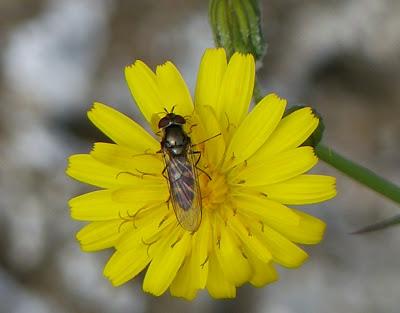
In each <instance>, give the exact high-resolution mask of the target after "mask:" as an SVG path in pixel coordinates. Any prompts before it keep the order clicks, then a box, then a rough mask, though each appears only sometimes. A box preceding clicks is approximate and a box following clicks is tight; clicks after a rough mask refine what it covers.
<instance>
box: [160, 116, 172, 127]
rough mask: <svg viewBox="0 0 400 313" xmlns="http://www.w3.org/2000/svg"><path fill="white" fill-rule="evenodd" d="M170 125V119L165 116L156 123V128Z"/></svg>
mask: <svg viewBox="0 0 400 313" xmlns="http://www.w3.org/2000/svg"><path fill="white" fill-rule="evenodd" d="M170 124H171V120H170V118H169V117H168V116H165V117H163V118H162V119H161V120H160V121H159V122H158V128H159V129H162V128H165V127H167V126H168V125H170Z"/></svg>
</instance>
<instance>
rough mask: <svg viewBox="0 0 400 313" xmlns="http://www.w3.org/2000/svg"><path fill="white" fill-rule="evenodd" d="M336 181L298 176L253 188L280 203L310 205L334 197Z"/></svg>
mask: <svg viewBox="0 0 400 313" xmlns="http://www.w3.org/2000/svg"><path fill="white" fill-rule="evenodd" d="M335 183H336V179H335V178H334V177H332V176H323V175H300V176H297V177H294V178H292V179H289V180H286V181H284V182H281V183H278V184H273V185H267V186H257V187H255V188H256V189H257V190H258V191H261V192H262V193H264V194H265V195H267V196H268V198H269V199H273V200H275V201H278V202H280V203H285V204H295V205H301V204H310V203H318V202H322V201H325V200H329V199H331V198H333V197H334V196H335V195H336V188H335Z"/></svg>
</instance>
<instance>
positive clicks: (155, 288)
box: [143, 228, 191, 296]
mask: <svg viewBox="0 0 400 313" xmlns="http://www.w3.org/2000/svg"><path fill="white" fill-rule="evenodd" d="M190 239H191V235H190V234H189V233H188V232H185V231H184V230H183V229H180V228H175V230H174V231H173V232H172V235H171V236H170V237H169V238H165V239H160V240H163V241H164V242H163V243H162V244H161V245H160V246H159V248H158V249H156V251H155V252H154V255H153V260H152V261H151V263H150V266H149V268H148V269H147V272H146V276H145V278H144V281H143V290H144V291H146V292H149V293H151V294H153V295H155V296H160V295H161V294H163V293H164V292H165V290H167V288H168V287H169V286H170V284H171V282H172V280H173V279H174V278H175V275H176V273H177V271H178V270H179V268H180V266H181V264H182V262H183V260H184V258H185V256H186V252H187V249H188V247H189V243H190Z"/></svg>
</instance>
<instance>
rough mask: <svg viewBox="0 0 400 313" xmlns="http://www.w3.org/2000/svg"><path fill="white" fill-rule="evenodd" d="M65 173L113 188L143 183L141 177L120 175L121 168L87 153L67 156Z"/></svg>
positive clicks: (94, 184) (93, 183) (88, 182)
mask: <svg viewBox="0 0 400 313" xmlns="http://www.w3.org/2000/svg"><path fill="white" fill-rule="evenodd" d="M66 173H67V174H68V175H69V176H71V177H72V178H75V179H76V180H79V181H81V182H83V183H87V184H90V185H93V186H97V187H101V188H115V187H120V186H124V185H135V184H138V183H141V184H143V179H141V178H140V177H135V176H133V175H120V174H121V170H119V169H117V168H115V167H111V166H108V165H105V164H104V163H102V162H99V161H97V160H95V159H94V158H93V157H92V156H90V155H89V154H75V155H72V156H70V157H69V159H68V167H67V170H66Z"/></svg>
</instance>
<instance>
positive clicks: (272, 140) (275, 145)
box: [253, 107, 319, 160]
mask: <svg viewBox="0 0 400 313" xmlns="http://www.w3.org/2000/svg"><path fill="white" fill-rule="evenodd" d="M318 122H319V120H318V118H317V117H316V116H315V115H314V114H313V112H312V109H311V108H308V107H307V108H302V109H300V110H297V111H295V112H293V113H291V114H289V115H288V116H286V117H285V118H283V119H282V121H281V122H280V123H279V125H278V127H277V128H276V129H275V131H274V132H273V133H272V135H271V136H270V137H269V138H268V140H267V141H266V142H265V144H264V145H263V146H262V147H261V148H260V150H258V151H257V153H256V154H255V155H254V156H253V158H254V160H263V159H265V158H268V157H270V156H271V155H275V154H277V153H279V152H282V151H285V150H289V149H293V148H296V147H298V146H300V145H301V144H302V143H303V142H304V141H306V139H307V138H308V137H310V136H311V134H312V133H313V132H314V130H315V129H316V128H317V126H318Z"/></svg>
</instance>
